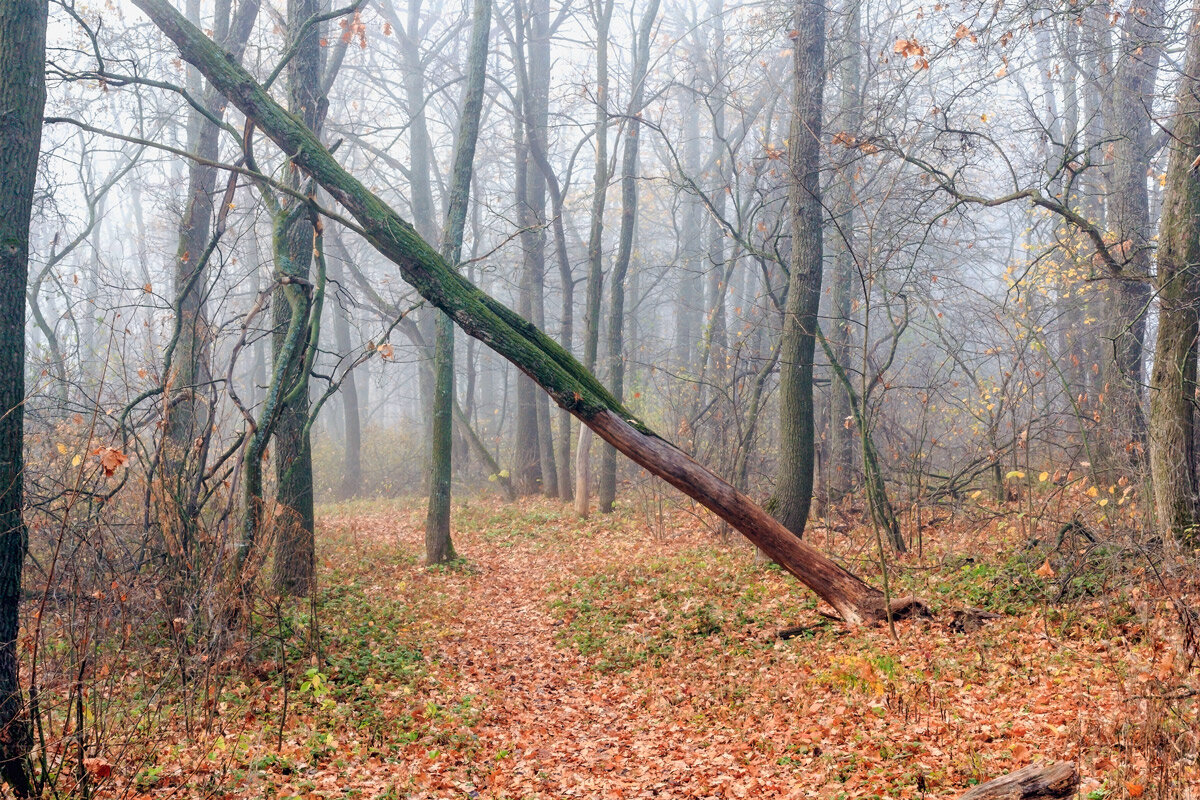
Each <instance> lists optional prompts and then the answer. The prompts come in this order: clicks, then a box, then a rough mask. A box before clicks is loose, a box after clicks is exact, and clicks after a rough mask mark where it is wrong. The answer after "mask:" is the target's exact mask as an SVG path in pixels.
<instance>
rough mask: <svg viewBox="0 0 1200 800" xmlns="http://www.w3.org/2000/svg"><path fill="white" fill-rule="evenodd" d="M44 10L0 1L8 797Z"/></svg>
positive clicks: (23, 539)
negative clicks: (27, 319)
mask: <svg viewBox="0 0 1200 800" xmlns="http://www.w3.org/2000/svg"><path fill="white" fill-rule="evenodd" d="M46 15H47V5H46V3H45V2H43V1H42V0H10V2H6V3H3V4H0V141H2V142H3V143H4V146H3V147H0V365H2V368H3V371H4V379H3V380H0V776H2V777H3V779H4V781H5V782H7V783H8V785H9V787H10V788H11V789H12V791H13V793H14V794H16V795H17V796H18V797H29V796H31V795H32V794H33V786H32V781H31V780H30V771H29V765H28V756H29V751H30V748H31V746H32V744H33V732H32V729H31V726H30V724H29V717H28V713H27V711H26V709H25V702H24V699H23V698H22V696H21V680H20V678H21V676H20V661H19V658H18V651H17V636H18V634H19V633H20V629H21V620H20V604H21V573H22V569H23V567H24V565H25V550H26V547H27V545H28V541H29V539H28V536H29V534H28V531H27V530H26V528H25V520H24V518H23V516H22V502H23V492H22V473H23V471H24V464H25V460H24V430H25V429H24V421H25V286H26V283H27V282H28V279H29V220H30V217H31V214H32V210H33V190H34V185H35V183H36V181H37V164H38V149H39V147H40V146H41V138H42V109H43V107H44V106H45V104H46V76H45V53H46Z"/></svg>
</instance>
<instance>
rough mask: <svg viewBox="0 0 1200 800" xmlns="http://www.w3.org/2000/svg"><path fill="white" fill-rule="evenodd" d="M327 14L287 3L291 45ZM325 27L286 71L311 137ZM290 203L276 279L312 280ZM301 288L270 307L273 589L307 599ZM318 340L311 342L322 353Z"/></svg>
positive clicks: (296, 180)
mask: <svg viewBox="0 0 1200 800" xmlns="http://www.w3.org/2000/svg"><path fill="white" fill-rule="evenodd" d="M320 12H321V3H320V2H319V0H288V30H289V36H288V39H289V41H295V40H296V39H297V38H298V37H299V36H300V34H301V28H302V26H303V25H304V24H305V23H306V22H307V21H308V20H309V19H310V18H312V17H314V16H316V15H317V14H319V13H320ZM320 35H321V33H320V26H319V25H311V26H309V28H308V31H307V32H306V33H305V34H304V38H303V40H302V41H301V42H300V45H299V47H298V49H297V50H296V54H295V56H294V57H293V58H292V60H291V61H290V62H289V63H288V66H287V90H288V110H289V111H290V112H291V113H292V114H293V115H295V116H296V117H297V118H298V119H300V120H303V122H304V124H305V125H306V126H308V128H309V130H312V131H315V132H318V133H319V131H320V129H321V123H322V122H323V118H324V116H325V113H324V112H325V109H324V105H325V98H324V96H323V95H322V93H321V46H320ZM289 178H290V180H291V182H292V186H293V188H295V189H301V188H302V176H301V175H300V174H299V173H298V172H296V171H294V170H292V171H290V174H289ZM296 202H297V201H296V200H294V199H292V200H290V201H288V202H285V203H283V207H282V209H281V213H282V214H283V215H284V221H283V223H282V224H283V225H284V226H285V227H284V229H283V230H282V231H280V232H279V235H277V236H276V237H275V242H276V249H275V269H276V272H277V273H278V274H279V275H281V276H285V277H287V278H289V279H297V280H299V281H307V280H308V278H309V271H310V267H311V265H312V260H313V259H312V254H313V248H314V244H313V237H314V236H315V231H314V229H313V225H312V222H311V221H310V220H309V216H308V215H307V214H303V213H293V212H294V211H295V210H296V209H295V203H296ZM298 293H299V288H298V287H297V286H295V285H281V286H280V287H278V288H277V289H276V291H275V297H274V300H273V302H272V312H273V314H274V322H275V333H274V336H273V337H272V340H271V341H272V357H273V358H274V359H275V361H276V362H277V363H279V362H283V363H282V364H280V366H282V367H283V369H282V370H277V371H276V374H278V375H281V376H282V380H283V385H284V386H285V387H287V388H286V389H285V395H284V398H283V402H282V403H281V404H280V408H279V416H278V421H277V422H276V423H275V502H276V505H277V508H278V513H277V516H276V527H275V563H274V584H275V588H276V590H277V591H279V592H280V593H281V594H290V595H295V596H303V595H305V594H307V593H308V592H309V591H310V589H311V588H312V581H313V571H314V545H315V543H314V540H313V530H314V525H315V523H314V518H313V473H312V444H311V442H310V441H309V436H308V417H309V406H310V398H309V392H308V374H307V361H308V359H307V357H306V356H307V348H306V347H298V348H296V349H294V350H292V351H291V357H290V361H288V360H287V357H286V356H285V353H286V352H287V348H286V340H287V336H288V332H289V331H290V330H293V329H292V328H291V324H292V322H293V316H294V315H296V314H299V315H300V316H301V319H300V321H299V326H300V330H304V331H307V330H308V329H309V315H310V314H311V313H312V304H311V302H302V303H293V302H290V301H289V299H288V295H289V294H290V295H298ZM316 346H317V343H316V342H315V341H310V342H308V343H307V347H308V348H312V347H316Z"/></svg>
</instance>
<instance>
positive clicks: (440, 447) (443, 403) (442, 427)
mask: <svg viewBox="0 0 1200 800" xmlns="http://www.w3.org/2000/svg"><path fill="white" fill-rule="evenodd" d="M473 16H474V20H475V21H474V23H473V28H472V31H471V49H470V53H469V54H468V56H467V87H466V90H465V91H464V92H463V103H462V117H461V118H460V119H459V123H458V135H457V138H456V141H455V144H454V167H453V171H452V174H451V179H450V180H451V184H450V202H449V204H448V205H447V208H446V225H445V228H444V230H443V233H442V258H444V259H445V260H446V263H447V264H451V265H457V264H458V263H459V261H460V260H461V257H462V242H463V231H464V230H465V229H466V224H467V204H468V201H469V200H470V194H471V173H472V168H473V166H474V163H475V143H476V141H477V140H478V139H479V117H480V114H481V113H482V112H483V82H484V78H485V77H486V72H487V47H488V34H489V32H490V31H491V25H492V6H491V2H490V0H475V9H474V12H473ZM436 337H437V341H436V344H435V348H434V349H435V352H436V355H435V358H434V373H435V375H436V381H435V385H434V402H433V425H432V428H433V440H432V443H431V446H430V460H431V463H432V473H431V476H430V481H429V513H428V515H427V516H426V518H425V562H426V563H428V564H443V563H445V562H447V561H453V560H454V559H455V558H456V556H455V552H454V544H453V542H452V541H451V539H450V478H451V459H452V451H453V446H454V437H453V431H454V427H453V425H454V416H453V415H454V323H453V322H452V321H451V320H450V318H449V317H447V316H446V315H445V314H444V313H442V312H440V311H439V312H437V334H436Z"/></svg>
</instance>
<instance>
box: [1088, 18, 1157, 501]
mask: <svg viewBox="0 0 1200 800" xmlns="http://www.w3.org/2000/svg"><path fill="white" fill-rule="evenodd" d="M1122 20H1123V25H1122V31H1121V34H1122V35H1121V52H1120V54H1119V60H1118V63H1117V65H1116V67H1115V69H1114V79H1113V85H1112V91H1111V97H1112V110H1111V119H1106V121H1108V122H1110V125H1111V127H1110V130H1109V136H1110V138H1111V141H1112V159H1111V162H1110V163H1109V170H1108V191H1109V194H1108V222H1109V225H1110V227H1111V230H1112V232H1113V233H1114V234H1115V236H1116V241H1117V242H1118V248H1117V249H1118V250H1119V251H1120V253H1121V255H1122V257H1123V259H1124V263H1123V264H1122V265H1121V269H1122V272H1123V273H1124V275H1125V276H1126V277H1128V278H1130V280H1112V281H1110V282H1109V285H1108V287H1107V289H1108V318H1109V320H1111V321H1110V323H1109V326H1108V330H1107V331H1106V333H1105V337H1104V338H1105V346H1106V349H1107V350H1108V353H1107V354H1106V357H1105V358H1104V360H1103V362H1102V364H1103V366H1102V371H1101V376H1102V378H1103V381H1104V384H1103V386H1102V387H1101V391H1102V392H1103V393H1104V395H1105V414H1106V416H1107V423H1108V428H1109V430H1111V431H1114V432H1115V431H1120V432H1122V433H1120V434H1117V435H1115V436H1114V435H1108V436H1103V437H1101V459H1100V460H1101V464H1102V466H1101V469H1102V470H1106V471H1108V472H1109V473H1110V474H1111V475H1112V476H1113V478H1112V479H1113V480H1115V477H1116V476H1117V475H1127V476H1128V475H1133V474H1134V473H1136V472H1139V471H1140V469H1139V467H1140V466H1141V465H1144V464H1145V450H1144V448H1145V443H1146V416H1145V412H1144V410H1143V406H1142V383H1143V380H1144V378H1143V360H1144V358H1145V338H1146V312H1147V310H1148V307H1149V305H1150V301H1151V288H1150V285H1149V283H1148V281H1149V276H1150V268H1151V252H1152V249H1153V244H1152V242H1151V238H1152V236H1153V233H1154V231H1153V227H1152V226H1151V224H1150V200H1149V194H1148V190H1147V187H1146V174H1147V170H1148V169H1149V168H1150V159H1151V156H1152V153H1151V139H1152V135H1153V130H1152V124H1153V123H1152V121H1151V112H1152V108H1153V103H1154V85H1155V82H1156V80H1157V76H1158V63H1159V60H1160V58H1161V54H1162V47H1163V41H1162V37H1163V31H1162V22H1163V2H1162V0H1151V2H1149V3H1147V4H1146V8H1145V13H1134V14H1125V15H1124V17H1123V18H1122Z"/></svg>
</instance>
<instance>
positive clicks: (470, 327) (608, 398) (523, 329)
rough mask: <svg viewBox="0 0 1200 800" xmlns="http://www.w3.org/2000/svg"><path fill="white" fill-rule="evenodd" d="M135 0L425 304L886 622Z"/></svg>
mask: <svg viewBox="0 0 1200 800" xmlns="http://www.w3.org/2000/svg"><path fill="white" fill-rule="evenodd" d="M135 4H136V5H137V6H138V8H140V9H141V10H142V11H143V12H145V13H146V15H147V16H149V17H150V19H151V20H152V21H153V22H154V23H155V24H156V25H157V26H158V27H159V28H160V29H161V30H162V31H163V32H164V33H165V34H166V35H167V36H168V37H170V39H171V40H172V41H173V42H174V43H175V44H176V46H178V47H179V50H180V53H181V55H182V56H183V58H184V59H185V60H187V61H188V62H190V63H191V64H192V65H193V66H195V67H196V69H198V70H199V71H200V72H201V73H202V74H203V75H204V76H205V77H207V78H208V80H209V81H211V82H212V84H213V85H214V86H216V87H217V88H219V89H220V90H221V91H222V92H224V93H225V94H226V96H227V97H228V98H229V100H230V102H232V103H233V104H234V105H235V106H237V108H238V109H239V110H240V111H241V112H242V113H243V114H245V115H246V117H247V118H248V119H250V120H251V121H253V122H254V124H255V125H256V126H257V127H258V128H259V129H260V130H262V131H263V133H265V134H266V135H267V136H268V137H270V138H271V139H272V140H273V141H274V142H275V143H276V144H277V145H278V146H279V147H280V148H281V149H282V150H283V151H284V152H285V153H287V154H288V156H289V157H290V158H291V160H292V163H293V164H295V165H296V166H297V167H299V168H300V169H302V170H304V171H305V172H307V173H308V174H309V175H311V176H312V178H313V179H314V180H315V181H316V182H317V183H318V184H320V185H321V186H322V187H323V188H324V189H325V190H326V191H328V192H329V194H330V196H332V197H333V198H334V199H335V200H337V202H339V203H341V205H342V206H343V207H344V208H345V209H346V210H347V211H349V213H350V214H351V215H352V216H353V217H354V218H355V220H356V221H357V222H358V224H359V225H360V226H361V228H362V230H363V233H364V234H365V236H366V238H367V240H368V241H369V242H370V243H371V244H372V246H374V247H375V248H376V249H377V250H378V251H379V252H380V253H382V254H383V255H384V256H386V257H387V258H388V259H390V260H391V261H392V262H394V263H395V264H396V265H397V266H398V267H399V268H400V271H401V273H402V275H403V277H404V279H405V280H406V281H407V282H408V283H409V284H410V285H411V286H412V287H413V288H414V289H416V290H417V291H418V292H419V293H420V294H421V295H422V296H423V297H424V298H425V299H427V300H428V301H429V302H430V303H432V304H433V305H435V306H437V307H438V308H440V309H441V310H442V311H444V312H446V314H448V315H449V316H450V317H451V318H452V319H453V320H454V321H455V323H457V324H458V325H459V327H461V328H462V329H463V330H464V331H465V332H466V333H467V334H469V335H470V336H474V337H475V338H477V339H479V340H480V341H482V342H483V343H484V344H486V345H488V346H489V347H491V348H492V349H493V350H495V351H496V352H497V353H499V354H500V355H502V356H504V357H505V358H507V359H508V360H509V361H511V362H512V363H513V364H515V365H516V366H517V367H519V368H520V369H521V371H522V372H524V373H525V374H527V375H528V376H529V377H530V378H532V379H533V380H534V381H535V382H536V383H538V384H539V385H540V386H541V387H542V388H543V389H545V390H546V392H547V393H549V394H550V396H551V397H552V398H554V400H555V402H557V403H558V404H559V405H560V406H562V407H563V408H565V409H567V410H568V411H570V412H571V413H572V414H574V415H575V416H576V417H578V418H579V420H580V421H581V422H582V423H583V424H585V425H587V426H588V427H589V428H591V429H592V430H594V431H595V432H596V433H597V434H599V435H600V436H601V437H602V438H603V439H604V440H605V441H607V442H608V443H609V444H611V445H613V446H614V447H615V448H617V449H618V450H620V451H621V452H622V453H624V454H625V455H627V456H628V457H629V458H631V459H632V460H633V461H635V462H636V463H638V464H639V465H641V466H642V467H644V468H646V469H647V470H649V471H650V472H652V473H653V474H655V475H657V476H659V477H661V478H663V479H664V480H666V481H667V482H668V483H670V484H671V485H672V486H675V487H676V488H678V489H679V490H681V491H682V492H684V493H685V494H687V495H688V496H690V497H692V498H694V499H695V500H697V501H698V502H700V503H702V504H703V505H705V506H706V507H708V508H709V509H711V510H712V511H714V512H715V513H716V514H717V515H718V516H719V517H721V518H722V519H724V520H725V521H726V522H728V523H730V524H731V525H732V526H733V527H735V528H737V529H738V530H739V531H741V532H742V533H743V534H744V535H745V536H746V537H747V538H748V539H750V541H752V542H754V544H756V545H757V546H758V547H759V548H760V549H762V550H763V552H765V553H766V554H767V555H768V556H769V557H770V558H772V559H773V560H774V561H775V562H776V563H778V564H779V565H780V566H781V567H783V568H784V569H785V570H787V571H788V572H790V573H791V574H792V575H794V576H795V577H796V578H797V579H798V580H800V582H801V583H803V584H804V585H806V586H808V587H809V588H810V589H812V590H813V591H814V592H816V593H817V595H819V596H820V597H821V598H822V599H823V600H825V601H826V602H827V603H829V604H830V605H831V606H833V608H834V609H835V610H836V611H837V612H838V613H839V614H840V615H841V617H842V619H843V620H844V621H845V622H846V623H848V624H852V625H853V624H859V623H863V622H872V621H878V620H879V619H882V618H883V617H884V616H885V611H884V598H883V594H882V593H881V592H880V591H878V590H877V589H875V588H873V587H871V586H870V585H868V584H867V583H865V582H864V581H863V580H862V579H860V578H858V577H857V576H855V575H853V574H851V573H850V572H848V571H847V570H845V569H843V568H842V567H841V566H839V565H838V564H836V563H834V562H833V561H832V560H831V559H829V558H828V557H827V556H825V555H824V554H822V553H821V552H820V551H819V550H817V549H816V548H814V547H812V546H811V545H808V544H806V543H804V542H802V541H800V539H798V538H797V537H795V536H794V535H792V534H791V533H790V532H789V531H788V530H787V529H786V528H784V527H783V526H782V525H781V524H779V523H778V522H777V521H776V520H774V519H773V518H772V517H771V516H770V515H768V514H767V513H766V512H765V511H763V510H762V509H761V508H759V507H758V506H757V505H755V504H754V503H753V502H752V501H751V500H750V499H749V498H748V497H746V496H745V495H743V494H741V493H740V492H738V491H737V490H736V489H734V488H733V487H732V486H730V485H729V484H728V483H726V482H725V481H723V480H721V479H720V478H718V477H717V476H716V475H714V474H713V473H712V472H709V471H708V470H707V469H705V468H704V467H702V466H701V465H700V464H699V463H697V462H696V461H695V460H693V459H692V458H691V457H690V456H688V455H687V454H685V453H684V452H683V451H681V450H680V449H679V448H677V447H675V446H674V445H672V444H670V443H669V442H667V441H665V440H663V439H661V438H659V437H658V436H657V435H656V434H655V433H654V432H653V431H652V430H650V429H649V428H648V427H647V426H646V425H645V424H644V423H642V422H641V421H640V420H638V419H637V418H636V417H634V416H633V415H632V414H631V413H630V412H629V411H628V410H626V409H625V408H624V407H623V406H622V405H621V403H620V402H619V401H618V400H617V399H616V398H615V397H613V396H612V394H611V393H609V391H608V390H607V389H605V388H604V386H602V385H601V384H600V382H599V381H598V380H596V378H595V377H594V376H593V375H592V374H591V373H590V372H588V370H586V369H585V368H584V367H583V365H582V364H580V363H579V362H578V361H576V360H575V358H574V357H572V356H571V354H570V353H568V352H567V351H566V350H564V349H563V348H562V347H561V346H560V345H559V344H558V343H557V342H555V341H554V340H553V339H552V338H550V337H549V336H547V335H546V334H544V333H543V332H542V331H541V330H539V329H538V328H537V326H535V325H533V324H531V323H529V322H528V321H526V320H525V319H523V318H521V317H520V316H519V315H518V314H516V313H515V312H513V311H512V310H511V309H509V308H508V307H506V306H504V305H503V304H502V303H499V302H497V301H496V300H495V299H493V298H492V297H490V296H488V295H487V294H485V293H484V292H482V291H481V290H480V289H479V288H478V287H476V286H475V285H474V284H472V283H471V282H470V281H468V280H467V279H466V278H465V277H464V276H462V275H460V274H458V273H456V272H455V271H454V270H453V269H451V268H450V267H449V266H448V265H447V264H446V263H445V261H444V260H443V259H442V258H441V256H440V255H438V253H437V252H436V251H435V250H434V249H433V248H432V247H430V246H429V244H428V243H426V242H425V241H424V240H423V239H422V238H421V237H420V236H419V235H418V234H417V232H416V230H415V229H414V228H413V227H412V225H410V224H409V223H408V222H406V221H405V220H404V219H402V218H401V217H400V215H399V214H397V213H396V212H395V211H394V210H392V209H391V208H390V207H389V206H388V205H387V204H386V203H384V202H383V201H382V200H381V199H380V198H379V197H378V196H376V195H375V194H373V193H372V192H371V191H370V190H368V189H367V188H366V187H365V186H364V185H363V184H362V183H361V182H359V181H358V180H357V179H356V178H354V177H353V176H352V175H351V174H350V173H348V172H347V171H346V170H345V169H343V168H342V166H341V165H340V164H338V162H337V161H336V160H335V159H334V158H333V156H332V155H330V153H329V152H328V151H327V150H326V149H325V148H324V147H323V146H322V145H321V143H320V141H318V139H317V138H316V137H315V136H314V135H313V134H312V132H311V131H309V130H308V129H307V128H306V127H305V126H304V125H303V124H302V123H301V122H300V121H299V120H297V119H296V118H295V117H293V116H291V115H290V114H288V113H287V112H286V111H284V110H283V108H281V107H280V106H279V104H278V103H276V102H275V101H274V100H273V99H272V98H271V97H270V95H269V94H268V93H267V92H265V91H264V90H263V89H262V87H261V86H260V85H259V84H258V83H257V82H256V81H255V80H254V78H253V77H252V76H251V75H250V74H249V73H248V72H246V71H245V70H244V69H242V68H241V67H240V66H239V65H238V64H237V63H236V62H234V61H233V60H232V59H230V58H229V57H228V56H227V54H226V53H225V52H224V51H223V50H222V49H221V48H220V47H218V46H217V45H216V44H214V43H213V42H212V41H211V40H210V39H209V38H208V37H206V36H205V35H204V34H203V33H201V32H200V30H199V29H197V28H196V27H195V26H193V25H191V24H190V23H189V22H188V21H187V20H186V19H184V18H183V16H182V15H180V14H179V12H178V11H176V10H175V9H174V8H173V7H172V6H171V5H170V3H169V2H168V0H135Z"/></svg>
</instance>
